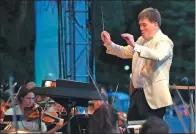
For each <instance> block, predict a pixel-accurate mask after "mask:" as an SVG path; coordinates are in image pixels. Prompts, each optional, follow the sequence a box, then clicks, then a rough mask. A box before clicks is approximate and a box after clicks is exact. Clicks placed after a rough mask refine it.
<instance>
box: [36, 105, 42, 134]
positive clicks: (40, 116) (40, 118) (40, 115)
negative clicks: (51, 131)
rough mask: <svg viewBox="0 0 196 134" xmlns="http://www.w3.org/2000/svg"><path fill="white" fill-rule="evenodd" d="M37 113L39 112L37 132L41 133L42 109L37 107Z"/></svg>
mask: <svg viewBox="0 0 196 134" xmlns="http://www.w3.org/2000/svg"><path fill="white" fill-rule="evenodd" d="M37 110H38V112H39V130H40V132H42V124H41V123H42V108H41V107H39V106H38V109H37Z"/></svg>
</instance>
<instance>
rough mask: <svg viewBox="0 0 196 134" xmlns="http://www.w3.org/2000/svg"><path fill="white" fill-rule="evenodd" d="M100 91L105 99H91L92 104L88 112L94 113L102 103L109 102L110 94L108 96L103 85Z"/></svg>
mask: <svg viewBox="0 0 196 134" xmlns="http://www.w3.org/2000/svg"><path fill="white" fill-rule="evenodd" d="M100 93H101V95H102V98H103V100H104V101H105V102H104V101H103V100H93V101H90V102H89V104H90V106H89V107H88V114H93V113H94V111H95V110H96V109H97V108H99V107H100V106H101V105H103V104H104V103H106V104H108V96H107V92H106V91H105V89H104V88H103V87H102V88H101V90H100Z"/></svg>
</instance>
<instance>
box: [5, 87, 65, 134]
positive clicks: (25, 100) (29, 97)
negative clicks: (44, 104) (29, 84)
mask: <svg viewBox="0 0 196 134" xmlns="http://www.w3.org/2000/svg"><path fill="white" fill-rule="evenodd" d="M17 100H18V105H16V106H15V111H16V115H23V116H24V117H25V108H26V107H32V106H34V105H36V104H35V94H34V93H33V92H32V91H31V90H28V89H27V88H26V87H22V88H21V89H20V91H19V93H18V96H17ZM13 114H14V113H13V108H10V109H8V110H7V111H6V113H5V116H6V115H13ZM17 122H18V129H19V130H27V131H40V126H41V131H42V132H47V133H54V132H56V131H57V130H58V129H60V128H61V125H59V124H58V123H57V124H56V126H55V127H54V128H52V129H51V130H50V131H47V127H46V125H45V123H44V122H41V123H40V120H39V118H37V119H34V120H30V121H29V120H27V119H26V118H24V120H22V121H17ZM40 124H41V125H40ZM10 125H11V126H10V129H11V130H14V129H15V125H14V122H12V123H11V124H10Z"/></svg>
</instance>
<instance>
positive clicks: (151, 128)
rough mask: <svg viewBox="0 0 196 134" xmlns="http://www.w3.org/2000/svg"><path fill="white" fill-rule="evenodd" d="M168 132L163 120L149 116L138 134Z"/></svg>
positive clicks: (162, 133) (163, 133)
mask: <svg viewBox="0 0 196 134" xmlns="http://www.w3.org/2000/svg"><path fill="white" fill-rule="evenodd" d="M169 131H170V130H169V127H168V125H167V123H166V122H165V121H164V120H163V119H161V118H159V117H156V116H151V117H149V118H148V119H147V121H146V122H145V123H144V124H143V125H142V128H141V130H140V134H169V133H170V132H169Z"/></svg>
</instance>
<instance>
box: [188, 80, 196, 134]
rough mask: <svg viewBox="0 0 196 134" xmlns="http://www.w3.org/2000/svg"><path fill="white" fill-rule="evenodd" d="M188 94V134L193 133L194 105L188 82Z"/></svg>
mask: <svg viewBox="0 0 196 134" xmlns="http://www.w3.org/2000/svg"><path fill="white" fill-rule="evenodd" d="M187 86H188V92H189V103H190V109H191V110H190V133H194V129H195V127H194V126H195V125H194V124H195V122H194V114H195V113H194V110H193V109H194V103H193V91H190V88H189V82H187Z"/></svg>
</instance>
